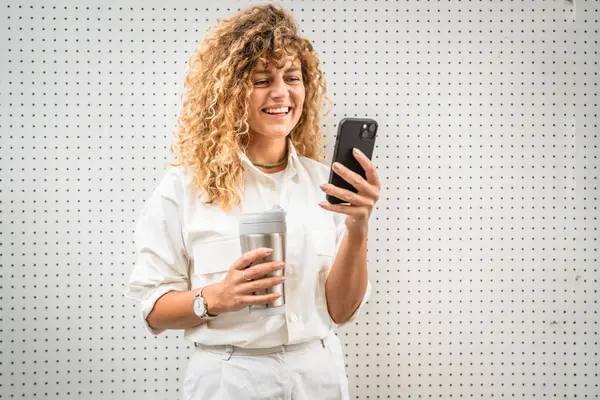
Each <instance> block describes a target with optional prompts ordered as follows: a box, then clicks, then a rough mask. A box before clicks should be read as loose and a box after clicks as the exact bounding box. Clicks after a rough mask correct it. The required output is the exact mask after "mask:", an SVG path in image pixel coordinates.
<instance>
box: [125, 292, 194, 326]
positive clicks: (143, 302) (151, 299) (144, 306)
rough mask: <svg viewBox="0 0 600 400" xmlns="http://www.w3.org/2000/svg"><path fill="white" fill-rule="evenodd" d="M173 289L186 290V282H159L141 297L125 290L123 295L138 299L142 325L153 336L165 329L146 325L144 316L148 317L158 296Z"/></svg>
mask: <svg viewBox="0 0 600 400" xmlns="http://www.w3.org/2000/svg"><path fill="white" fill-rule="evenodd" d="M174 290H177V291H182V292H183V291H186V290H187V282H173V283H164V284H161V285H159V286H156V287H153V288H151V289H148V290H147V291H146V293H145V294H144V295H143V296H142V297H141V298H140V296H139V294H138V293H136V294H135V295H134V294H133V293H130V292H129V291H128V292H125V297H127V298H130V299H134V300H139V302H140V313H141V316H142V321H143V323H144V327H145V328H146V331H147V332H148V333H150V334H151V335H154V336H157V335H160V334H161V333H162V332H164V331H165V329H154V328H152V327H151V326H150V325H148V321H147V320H146V318H148V315H150V313H151V312H152V309H153V308H154V304H156V301H157V300H158V299H159V298H161V297H162V296H164V295H165V294H167V293H168V292H171V291H174Z"/></svg>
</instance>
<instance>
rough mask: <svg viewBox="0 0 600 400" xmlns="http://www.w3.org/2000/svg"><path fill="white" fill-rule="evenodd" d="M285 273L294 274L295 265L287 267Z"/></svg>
mask: <svg viewBox="0 0 600 400" xmlns="http://www.w3.org/2000/svg"><path fill="white" fill-rule="evenodd" d="M285 274H286V275H294V267H292V266H288V267H286V268H285Z"/></svg>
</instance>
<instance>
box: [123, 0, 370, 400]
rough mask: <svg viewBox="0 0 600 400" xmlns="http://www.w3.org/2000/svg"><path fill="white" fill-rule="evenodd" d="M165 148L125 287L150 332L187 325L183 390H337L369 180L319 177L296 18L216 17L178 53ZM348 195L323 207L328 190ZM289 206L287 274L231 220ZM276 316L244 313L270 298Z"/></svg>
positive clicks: (322, 395) (221, 393)
mask: <svg viewBox="0 0 600 400" xmlns="http://www.w3.org/2000/svg"><path fill="white" fill-rule="evenodd" d="M185 83H186V88H187V91H186V93H185V95H184V102H183V108H182V111H181V116H180V118H179V130H178V140H177V142H176V143H175V147H174V148H175V149H176V150H177V151H178V157H179V162H178V163H177V165H175V166H174V168H171V169H170V170H169V171H168V172H167V173H166V174H165V176H164V177H163V179H162V180H161V182H160V183H159V185H158V187H157V188H156V190H155V191H154V193H153V194H152V195H151V196H150V198H149V200H148V201H147V203H146V205H145V206H144V208H143V211H142V213H141V215H140V218H139V220H138V224H137V227H136V246H137V251H138V261H137V263H136V266H135V268H134V270H133V272H132V275H131V279H130V284H129V288H128V290H127V294H126V295H127V296H128V297H131V298H134V299H137V300H138V301H140V303H141V309H142V317H143V320H144V323H145V326H146V327H147V329H148V330H149V332H151V333H152V334H154V335H158V334H159V333H161V332H163V331H164V330H167V329H184V330H185V337H186V338H187V339H188V340H190V341H191V342H193V343H194V344H195V351H194V353H193V355H192V356H191V359H190V362H189V365H188V368H187V371H186V376H185V379H184V385H183V398H184V399H195V400H199V399H289V398H294V399H346V398H348V382H347V380H346V375H345V370H344V359H343V353H342V350H341V346H340V343H339V340H338V338H337V336H336V335H335V334H333V332H332V328H333V327H334V326H335V325H341V324H344V323H347V322H349V321H351V320H353V319H354V318H356V316H357V314H358V310H359V309H360V307H361V306H362V304H364V302H365V301H366V300H367V298H368V297H369V292H370V285H369V282H368V279H367V265H366V247H367V228H368V220H369V216H370V215H371V211H372V210H373V207H374V205H375V203H376V201H377V199H378V194H379V187H380V185H379V181H378V178H377V173H376V170H375V167H374V166H373V164H372V163H371V162H370V161H369V160H368V159H367V158H366V157H365V156H364V155H361V154H359V153H357V154H356V155H355V156H356V158H357V159H358V161H359V162H360V163H361V164H362V165H363V167H364V168H365V170H366V171H367V179H366V180H365V179H362V178H361V177H360V176H359V175H357V174H354V173H352V172H350V171H349V170H347V169H345V168H344V167H343V166H339V167H338V166H336V167H334V170H336V172H337V173H338V174H339V175H340V176H342V177H344V178H345V179H346V180H348V181H349V182H352V183H353V185H354V186H355V187H356V188H357V189H358V193H356V194H355V193H352V192H350V191H345V190H342V189H340V188H336V187H331V186H330V185H323V184H325V183H326V182H327V179H328V172H329V169H328V167H327V166H325V165H323V164H321V163H319V162H318V161H317V160H319V151H320V149H321V145H320V132H319V114H320V111H321V110H320V106H321V104H322V102H323V99H324V98H325V90H326V89H325V80H324V77H323V74H322V72H321V70H320V67H319V60H318V57H317V55H316V53H315V51H314V50H313V48H312V46H311V44H310V42H309V41H308V40H306V39H303V38H301V37H300V36H298V33H297V27H296V24H295V21H294V19H293V18H292V17H291V16H290V15H289V14H287V13H286V12H284V11H283V10H282V9H280V8H278V7H275V6H272V5H261V6H255V7H251V8H249V9H246V10H243V11H240V12H239V13H238V14H237V15H235V16H233V17H232V18H230V19H226V20H222V21H220V23H219V25H218V26H217V27H216V28H215V30H214V32H213V33H212V34H211V35H210V36H209V37H207V38H206V39H205V41H204V43H203V44H202V46H201V47H200V48H199V49H198V50H197V51H196V52H195V54H194V55H193V57H192V59H191V60H190V63H189V71H188V74H187V77H186V81H185ZM326 193H330V194H332V195H334V196H336V197H339V198H342V199H345V200H348V203H349V204H345V205H331V204H329V203H327V202H325V201H323V200H324V199H325V194H326ZM273 206H280V207H282V208H284V209H285V210H286V213H287V215H286V219H287V220H286V223H287V247H286V265H285V270H284V271H285V276H284V277H283V278H278V277H276V278H273V277H265V276H266V275H267V274H268V273H269V272H272V271H276V270H277V269H280V268H283V265H280V264H278V263H276V262H266V263H261V264H257V265H253V266H252V267H249V268H246V267H247V266H248V265H249V264H251V263H253V262H254V261H257V260H260V259H261V258H264V257H265V255H267V254H269V250H268V249H257V250H253V251H250V252H247V253H245V254H241V250H240V244H239V236H238V231H237V227H238V225H237V224H238V219H237V218H238V216H239V215H240V213H244V212H256V211H264V210H267V209H270V208H272V207H273ZM284 280H285V303H286V308H285V313H284V314H281V315H274V316H269V317H261V316H255V315H250V314H249V313H248V306H249V305H252V304H265V303H267V302H270V301H273V300H274V299H276V298H277V296H278V294H268V295H254V294H253V293H254V292H256V291H258V290H261V289H265V288H268V287H272V286H274V285H276V284H279V283H282V282H283V281H284Z"/></svg>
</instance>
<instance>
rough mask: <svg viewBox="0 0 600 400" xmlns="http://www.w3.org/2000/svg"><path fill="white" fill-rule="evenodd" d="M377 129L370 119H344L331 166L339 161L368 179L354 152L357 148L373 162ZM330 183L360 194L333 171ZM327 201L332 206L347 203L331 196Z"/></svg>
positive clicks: (330, 173) (330, 174)
mask: <svg viewBox="0 0 600 400" xmlns="http://www.w3.org/2000/svg"><path fill="white" fill-rule="evenodd" d="M377 128H378V125H377V122H376V121H374V120H372V119H370V118H343V119H342V120H341V121H340V123H339V125H338V131H337V136H336V139H335V147H334V150H333V158H332V160H331V164H332V165H333V163H334V162H336V161H337V162H339V163H340V164H342V165H344V166H345V167H346V168H349V169H350V170H352V171H354V172H356V173H357V174H359V175H361V176H362V177H363V178H365V179H366V174H365V170H364V169H363V167H362V166H361V165H360V164H359V162H358V160H356V158H355V157H354V154H353V153H352V150H353V149H354V148H355V147H357V148H358V149H359V150H360V151H362V152H363V153H364V154H365V155H366V156H367V157H368V158H369V160H371V159H372V157H373V149H374V148H375V138H376V137H377ZM329 183H330V184H332V185H335V186H338V187H340V188H343V189H348V190H350V191H352V192H354V193H356V192H358V190H357V189H356V188H355V187H354V186H352V185H351V184H350V183H348V182H346V181H345V180H344V178H342V177H341V176H339V175H338V174H336V173H335V172H333V169H331V170H330V172H329ZM326 199H327V201H328V202H330V203H331V204H340V203H346V202H345V201H343V200H341V199H338V198H337V197H335V196H331V195H329V194H328V195H327V196H326Z"/></svg>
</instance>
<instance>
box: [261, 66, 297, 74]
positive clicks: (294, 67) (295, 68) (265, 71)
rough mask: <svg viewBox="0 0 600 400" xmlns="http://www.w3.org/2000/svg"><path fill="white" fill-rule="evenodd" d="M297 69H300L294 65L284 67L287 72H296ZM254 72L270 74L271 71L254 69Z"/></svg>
mask: <svg viewBox="0 0 600 400" xmlns="http://www.w3.org/2000/svg"><path fill="white" fill-rule="evenodd" d="M299 70H300V68H298V67H296V66H293V67H289V68H288V69H286V70H285V72H286V73H289V72H296V71H299ZM254 73H255V74H268V75H270V74H271V71H269V70H266V69H258V70H256V71H254Z"/></svg>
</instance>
